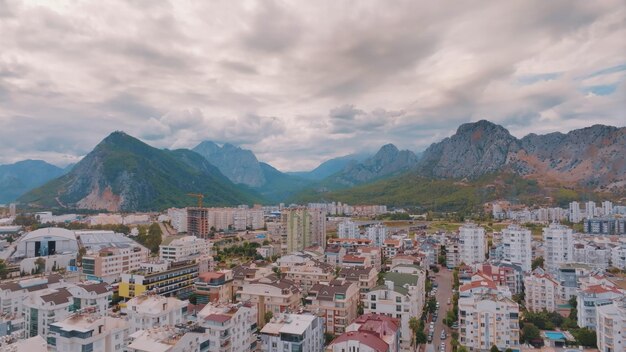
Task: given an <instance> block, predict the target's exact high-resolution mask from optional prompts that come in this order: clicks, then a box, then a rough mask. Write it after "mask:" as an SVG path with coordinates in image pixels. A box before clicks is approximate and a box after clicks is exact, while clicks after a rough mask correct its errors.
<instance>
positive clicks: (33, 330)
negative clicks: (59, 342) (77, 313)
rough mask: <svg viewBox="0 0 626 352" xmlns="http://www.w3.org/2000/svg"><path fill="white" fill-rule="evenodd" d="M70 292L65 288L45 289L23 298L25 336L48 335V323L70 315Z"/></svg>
mask: <svg viewBox="0 0 626 352" xmlns="http://www.w3.org/2000/svg"><path fill="white" fill-rule="evenodd" d="M72 303H73V299H72V294H71V293H70V292H69V291H68V290H67V289H65V288H57V289H45V290H41V291H38V292H36V294H31V295H28V296H27V297H25V299H24V308H23V314H24V320H25V331H26V337H34V336H37V335H41V336H43V337H44V338H46V339H47V338H48V337H49V333H50V324H52V323H56V322H57V321H61V320H63V319H65V318H67V316H68V315H70V307H71V305H72Z"/></svg>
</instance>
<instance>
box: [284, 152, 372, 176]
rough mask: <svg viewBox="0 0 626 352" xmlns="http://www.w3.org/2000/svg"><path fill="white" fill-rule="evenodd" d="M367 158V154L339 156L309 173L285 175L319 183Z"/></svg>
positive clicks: (298, 172)
mask: <svg viewBox="0 0 626 352" xmlns="http://www.w3.org/2000/svg"><path fill="white" fill-rule="evenodd" d="M368 157H370V155H368V154H350V155H346V156H340V157H337V158H332V159H330V160H327V161H325V162H323V163H321V164H320V165H319V166H318V167H316V168H315V169H313V170H311V171H297V172H288V173H287V174H289V175H294V176H298V177H301V178H304V179H307V180H312V181H320V180H323V179H325V178H327V177H329V176H332V175H334V174H336V173H338V172H340V171H342V170H343V169H345V168H346V167H347V166H348V165H350V164H356V163H359V162H361V161H363V160H365V159H367V158H368Z"/></svg>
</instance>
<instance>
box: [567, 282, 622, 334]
mask: <svg viewBox="0 0 626 352" xmlns="http://www.w3.org/2000/svg"><path fill="white" fill-rule="evenodd" d="M624 296H625V295H624V291H622V290H620V289H619V288H617V287H615V286H613V285H611V284H605V283H603V284H599V285H593V286H588V287H586V288H581V289H580V290H579V292H578V296H577V298H576V304H577V305H578V306H577V307H576V308H577V309H578V326H580V327H583V328H584V327H586V328H590V329H592V330H597V320H596V319H597V311H596V309H597V308H598V307H601V306H606V305H610V304H612V303H613V300H614V299H618V298H623V297H624Z"/></svg>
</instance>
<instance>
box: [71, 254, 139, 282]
mask: <svg viewBox="0 0 626 352" xmlns="http://www.w3.org/2000/svg"><path fill="white" fill-rule="evenodd" d="M149 256H150V250H148V249H147V248H145V247H144V246H141V245H134V246H125V247H107V248H102V249H100V250H99V251H97V252H92V253H87V254H86V255H85V256H83V259H82V268H83V274H84V275H85V276H86V278H87V279H88V280H102V281H106V282H109V283H112V282H114V281H116V280H119V279H120V277H121V275H122V273H127V272H129V271H133V270H138V269H139V268H140V266H141V263H143V262H145V261H146V260H148V257H149Z"/></svg>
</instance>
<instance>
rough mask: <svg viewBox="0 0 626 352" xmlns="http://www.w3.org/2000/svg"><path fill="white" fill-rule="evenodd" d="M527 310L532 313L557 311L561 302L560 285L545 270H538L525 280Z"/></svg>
mask: <svg viewBox="0 0 626 352" xmlns="http://www.w3.org/2000/svg"><path fill="white" fill-rule="evenodd" d="M524 293H525V301H526V309H528V310H529V311H531V312H541V311H542V310H544V309H545V310H547V311H548V312H554V311H556V307H557V304H558V302H559V297H560V295H559V283H558V282H557V281H556V280H554V278H553V277H552V276H550V275H549V274H546V273H545V272H544V271H543V269H541V268H537V269H535V270H534V271H533V272H532V273H531V274H530V275H528V276H526V277H525V278H524Z"/></svg>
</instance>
